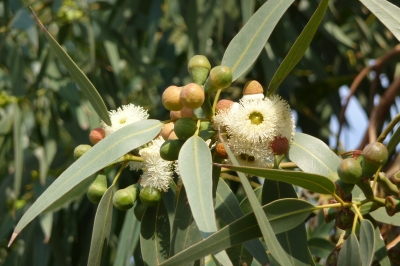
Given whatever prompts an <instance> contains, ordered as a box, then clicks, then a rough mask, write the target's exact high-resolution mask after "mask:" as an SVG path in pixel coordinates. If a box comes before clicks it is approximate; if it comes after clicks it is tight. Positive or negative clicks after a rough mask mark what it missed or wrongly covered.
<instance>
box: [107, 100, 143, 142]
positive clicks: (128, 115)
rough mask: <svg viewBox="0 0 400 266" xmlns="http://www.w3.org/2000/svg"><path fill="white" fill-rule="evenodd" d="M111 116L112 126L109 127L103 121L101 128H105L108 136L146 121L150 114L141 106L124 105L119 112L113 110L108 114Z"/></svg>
mask: <svg viewBox="0 0 400 266" xmlns="http://www.w3.org/2000/svg"><path fill="white" fill-rule="evenodd" d="M108 113H109V115H110V120H111V126H108V125H107V124H106V123H104V122H103V121H102V122H101V127H102V128H104V131H105V132H106V136H107V135H109V134H111V133H113V132H115V131H117V130H118V129H120V128H122V127H124V126H126V125H129V124H132V123H135V122H138V121H142V120H145V119H147V118H148V117H149V114H148V113H147V111H146V110H144V109H143V108H142V107H141V106H135V105H134V104H131V103H130V104H128V105H123V106H122V108H121V107H119V108H118V109H117V110H111V111H109V112H108Z"/></svg>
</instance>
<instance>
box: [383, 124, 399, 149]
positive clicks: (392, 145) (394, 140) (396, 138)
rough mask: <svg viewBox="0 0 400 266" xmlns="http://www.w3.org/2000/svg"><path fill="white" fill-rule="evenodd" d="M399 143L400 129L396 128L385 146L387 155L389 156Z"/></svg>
mask: <svg viewBox="0 0 400 266" xmlns="http://www.w3.org/2000/svg"><path fill="white" fill-rule="evenodd" d="M399 142H400V127H397V129H396V131H395V132H394V133H393V135H392V137H391V138H390V140H389V142H388V144H387V146H386V148H387V150H388V153H389V154H391V153H392V152H393V151H394V149H395V148H396V146H397V144H399Z"/></svg>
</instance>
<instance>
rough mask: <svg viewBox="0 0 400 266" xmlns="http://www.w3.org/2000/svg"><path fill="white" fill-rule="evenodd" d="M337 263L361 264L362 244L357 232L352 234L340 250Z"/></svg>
mask: <svg viewBox="0 0 400 266" xmlns="http://www.w3.org/2000/svg"><path fill="white" fill-rule="evenodd" d="M337 265H351V266H361V255H360V246H359V245H358V240H357V237H356V235H355V234H351V235H350V236H349V237H348V238H347V239H346V241H344V244H343V246H342V248H341V249H340V252H339V257H338V262H337Z"/></svg>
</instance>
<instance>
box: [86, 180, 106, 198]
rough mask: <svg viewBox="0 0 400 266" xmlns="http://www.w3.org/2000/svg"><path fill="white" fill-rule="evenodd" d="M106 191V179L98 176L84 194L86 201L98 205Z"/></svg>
mask: <svg viewBox="0 0 400 266" xmlns="http://www.w3.org/2000/svg"><path fill="white" fill-rule="evenodd" d="M106 190H107V177H106V175H103V174H98V175H97V176H96V178H95V179H94V181H93V183H92V184H91V185H90V186H89V188H88V191H87V193H86V195H87V197H88V199H89V200H90V201H91V202H93V203H95V204H98V203H99V202H100V200H101V198H102V197H103V195H104V193H105V192H106Z"/></svg>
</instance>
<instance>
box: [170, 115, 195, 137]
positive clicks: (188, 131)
mask: <svg viewBox="0 0 400 266" xmlns="http://www.w3.org/2000/svg"><path fill="white" fill-rule="evenodd" d="M196 130H197V123H196V121H194V120H192V119H191V118H187V117H184V118H179V119H178V120H176V122H175V127H174V132H175V134H176V136H177V137H178V138H179V139H181V140H187V139H188V138H190V137H191V136H193V135H194V133H195V132H196Z"/></svg>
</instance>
